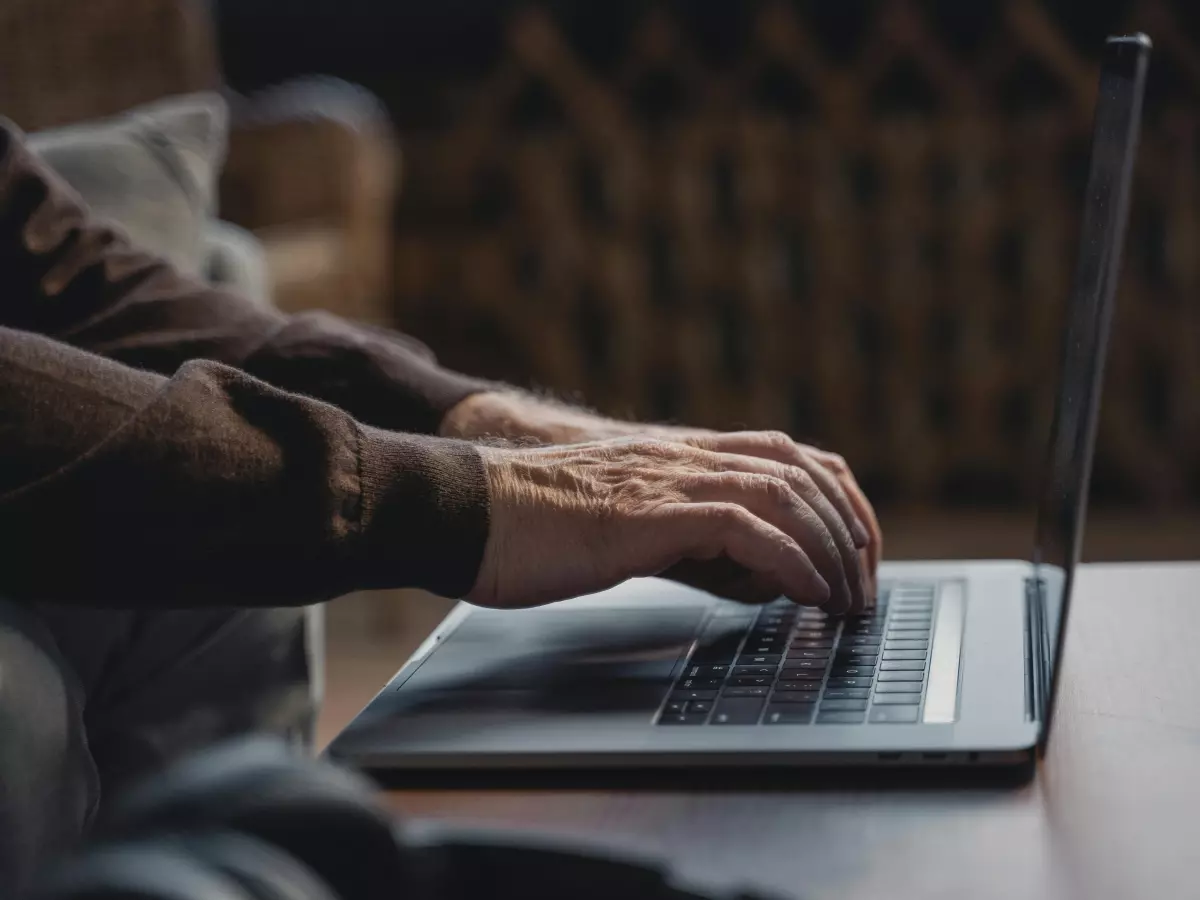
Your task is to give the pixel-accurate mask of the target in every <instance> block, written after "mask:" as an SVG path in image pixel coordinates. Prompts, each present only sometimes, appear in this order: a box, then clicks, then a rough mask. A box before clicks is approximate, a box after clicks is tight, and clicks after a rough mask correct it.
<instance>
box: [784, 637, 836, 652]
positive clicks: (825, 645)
mask: <svg viewBox="0 0 1200 900" xmlns="http://www.w3.org/2000/svg"><path fill="white" fill-rule="evenodd" d="M832 647H833V638H828V639H821V640H816V641H809V640H803V639H801V640H795V641H792V649H793V650H829V649H832Z"/></svg>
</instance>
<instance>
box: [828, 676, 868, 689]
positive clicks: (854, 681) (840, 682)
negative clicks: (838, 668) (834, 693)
mask: <svg viewBox="0 0 1200 900" xmlns="http://www.w3.org/2000/svg"><path fill="white" fill-rule="evenodd" d="M870 686H871V679H870V678H830V679H829V683H828V687H831V688H869V687H870Z"/></svg>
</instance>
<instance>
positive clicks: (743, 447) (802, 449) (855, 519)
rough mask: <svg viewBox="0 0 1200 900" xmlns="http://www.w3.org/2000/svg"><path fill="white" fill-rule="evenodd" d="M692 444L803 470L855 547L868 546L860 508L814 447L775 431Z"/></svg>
mask: <svg viewBox="0 0 1200 900" xmlns="http://www.w3.org/2000/svg"><path fill="white" fill-rule="evenodd" d="M689 443H691V444H692V446H696V447H700V448H702V449H706V450H711V451H713V452H715V453H737V454H740V455H742V456H751V457H757V458H759V459H769V460H773V461H775V462H779V463H784V464H785V465H789V466H796V467H798V468H800V469H803V470H804V471H805V472H807V473H808V474H809V475H810V476H812V478H813V480H814V481H816V482H817V486H818V487H819V488H820V489H821V492H822V493H823V494H825V496H826V497H827V498H828V499H829V502H830V503H832V504H833V506H834V508H835V509H837V511H838V514H839V515H841V517H842V519H843V520H844V521H845V523H846V527H847V528H848V529H849V530H850V534H851V536H852V537H853V538H854V543H855V546H858V547H865V546H866V545H867V544H868V543H869V542H870V540H871V535H870V532H869V531H868V529H867V526H866V524H865V523H864V522H863V520H862V519H860V517H859V514H858V511H857V509H856V508H855V506H854V504H853V503H852V502H851V500H850V498H849V497H848V496H847V494H846V491H845V490H844V489H843V487H842V484H841V482H840V481H839V479H838V478H837V477H836V475H835V474H834V473H833V472H832V471H831V470H830V469H829V468H828V467H826V466H825V465H824V464H823V463H822V462H821V461H819V460H817V459H816V458H814V457H813V456H812V455H810V453H809V452H808V451H809V449H810V448H808V447H806V446H804V445H802V444H797V443H796V442H795V441H793V440H792V439H791V438H789V437H788V436H787V435H786V434H783V433H782V432H773V431H767V432H762V431H758V432H755V431H747V432H731V433H728V434H716V435H711V436H710V435H702V436H700V437H698V438H695V439H693V440H691V441H689Z"/></svg>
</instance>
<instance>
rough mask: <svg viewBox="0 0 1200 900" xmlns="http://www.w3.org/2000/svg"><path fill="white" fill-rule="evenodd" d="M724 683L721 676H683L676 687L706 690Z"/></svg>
mask: <svg viewBox="0 0 1200 900" xmlns="http://www.w3.org/2000/svg"><path fill="white" fill-rule="evenodd" d="M722 684H724V680H723V679H721V678H685V679H683V680H682V681H681V682H679V684H678V685H677V687H679V688H680V689H682V690H706V689H708V688H718V687H720V686H721V685H722Z"/></svg>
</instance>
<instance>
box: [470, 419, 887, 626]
mask: <svg viewBox="0 0 1200 900" xmlns="http://www.w3.org/2000/svg"><path fill="white" fill-rule="evenodd" d="M683 437H684V435H681V440H680V441H675V440H652V439H641V438H627V439H626V438H618V439H613V440H602V441H593V442H588V443H581V444H574V445H568V446H560V447H545V448H542V447H539V448H500V447H483V448H481V452H482V454H483V458H484V463H485V465H486V467H487V471H488V478H489V482H490V488H491V497H492V520H491V526H490V530H489V538H488V542H487V547H486V549H485V552H484V559H483V564H482V566H481V569H480V574H479V578H478V580H477V582H476V584H475V587H474V588H473V589H472V591H471V592H470V594H468V596H467V599H468V600H470V601H472V602H474V603H478V604H481V605H486V606H497V607H515V606H533V605H537V604H541V603H549V602H552V601H555V600H560V599H563V598H566V597H571V596H576V595H578V594H584V593H590V592H593V591H597V590H602V589H604V588H607V587H611V586H613V585H615V584H618V583H620V582H622V581H624V580H626V579H627V578H631V577H634V576H642V575H665V576H667V577H671V578H675V579H677V580H679V581H683V582H686V583H689V584H694V585H696V586H698V587H702V588H704V589H706V590H710V591H712V592H714V593H717V594H719V595H722V596H726V597H730V598H732V599H737V600H742V601H746V602H755V603H765V602H769V601H770V600H773V599H775V598H776V597H779V596H784V597H786V598H788V599H790V600H793V601H795V602H796V603H799V604H802V605H806V606H814V607H820V608H822V609H824V610H826V611H828V612H830V613H832V614H837V615H841V614H846V613H852V612H858V611H861V610H863V609H864V608H866V606H867V605H868V599H867V598H868V597H869V596H870V597H872V598H873V592H868V590H867V585H868V584H870V583H871V582H872V581H873V576H874V564H875V562H876V561H877V556H875V555H873V554H875V553H877V548H878V537H877V534H878V526H877V524H876V523H875V521H874V516H873V514H870V507H869V505H868V506H866V513H865V514H863V515H860V513H859V512H858V509H860V508H861V505H862V504H864V503H865V500H863V499H851V496H850V495H849V494H848V493H847V490H846V488H845V485H846V484H847V482H846V480H845V477H846V475H845V473H847V472H848V470H845V469H844V464H841V463H840V459H838V458H837V457H825V456H822V455H819V454H820V451H815V450H813V451H811V453H807V452H805V450H803V449H800V448H801V446H802V445H798V444H792V443H791V442H790V441H787V443H788V446H787V447H785V446H784V441H786V440H787V439H786V438H784V439H782V440H781V439H779V438H776V437H772V436H770V435H768V436H766V437H765V438H762V439H756V438H755V437H754V436H746V435H721V436H716V437H714V436H709V435H706V433H703V432H697V433H696V434H695V435H694V436H693V437H691V438H688V440H689V441H690V443H685V442H683V440H682V438H683ZM752 451H753V452H752ZM835 461H836V463H837V464H836V465H835ZM839 465H840V466H841V469H839V467H838V466H839ZM843 470H844V471H843ZM852 480H853V479H852V477H850V481H852ZM855 490H857V488H856V487H855ZM868 514H869V515H868ZM864 518H868V519H869V521H870V527H869V528H868V526H867V525H865V524H864V521H863V520H864ZM873 532H874V534H873ZM873 547H874V548H875V549H874V550H873V549H872V548H873ZM863 551H865V552H863Z"/></svg>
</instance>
